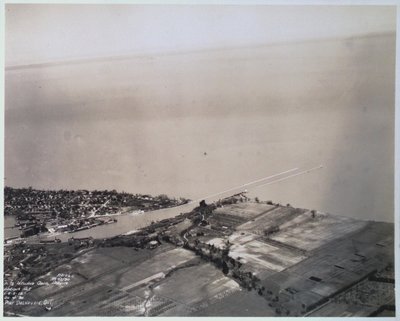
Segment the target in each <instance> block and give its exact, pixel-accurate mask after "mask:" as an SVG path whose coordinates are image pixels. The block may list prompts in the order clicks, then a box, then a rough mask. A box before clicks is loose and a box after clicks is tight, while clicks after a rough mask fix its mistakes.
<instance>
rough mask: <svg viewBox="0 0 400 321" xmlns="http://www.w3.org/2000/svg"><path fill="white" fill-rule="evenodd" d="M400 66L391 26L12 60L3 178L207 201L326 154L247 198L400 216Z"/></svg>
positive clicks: (376, 215)
mask: <svg viewBox="0 0 400 321" xmlns="http://www.w3.org/2000/svg"><path fill="white" fill-rule="evenodd" d="M394 66H395V35H394V34H385V35H375V36H368V37H360V38H351V39H336V40H330V41H319V42H305V43H297V44H282V45H274V46H265V47H262V46H260V47H254V48H239V49H234V50H233V49H232V50H215V51H203V52H194V53H187V54H181V55H164V56H148V57H144V58H135V59H134V58H131V59H109V60H103V61H100V60H99V61H95V62H92V63H78V64H65V65H58V66H41V67H37V68H27V69H15V70H7V71H6V75H5V88H6V97H5V98H6V104H5V108H6V111H5V178H6V180H5V183H6V185H8V186H13V187H25V186H32V187H35V188H44V189H50V188H51V189H61V188H62V189H109V190H112V189H116V190H118V191H126V192H132V193H143V194H144V193H149V194H152V195H158V194H167V195H169V196H175V197H180V196H182V197H187V198H191V199H200V198H202V197H205V196H207V195H210V194H214V193H218V192H219V191H223V190H226V189H230V188H232V187H235V186H239V185H242V184H245V183H247V182H251V181H254V180H257V179H259V178H263V177H266V176H269V175H273V174H275V173H279V172H282V171H286V170H289V169H291V168H294V167H301V168H304V169H306V168H309V167H314V166H317V165H320V164H322V165H323V166H324V169H322V170H318V171H314V172H311V173H309V174H306V175H301V176H297V177H294V178H292V179H289V180H286V181H282V182H278V183H276V184H272V185H267V186H263V187H257V188H252V189H249V193H250V196H252V197H255V196H258V197H259V198H260V199H263V200H273V201H276V202H281V203H284V204H286V203H290V204H292V205H293V206H296V207H304V208H310V209H317V210H321V211H326V212H330V213H333V214H338V215H345V216H350V217H354V218H360V219H373V220H381V221H390V222H393V219H394V209H393V208H394V205H393V197H394V189H393V184H394V180H393V176H394V76H395V75H394ZM157 215H158V214H157ZM142 217H143V218H140V220H147V221H151V220H153V218H151V217H150V216H149V217H148V218H146V219H144V218H145V217H146V215H143V216H142ZM130 219H131V218H129V220H130ZM122 220H124V222H125V219H122ZM147 221H146V222H147ZM126 222H127V224H128V218H127V221H126ZM138 225H141V223H140V224H138ZM105 228H106V229H113V228H115V227H112V224H111V225H110V227H105ZM136 228H137V224H136V223H135V224H133V225H132V226H129V227H127V229H128V231H129V229H136Z"/></svg>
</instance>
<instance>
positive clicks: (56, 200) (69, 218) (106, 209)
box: [4, 187, 189, 237]
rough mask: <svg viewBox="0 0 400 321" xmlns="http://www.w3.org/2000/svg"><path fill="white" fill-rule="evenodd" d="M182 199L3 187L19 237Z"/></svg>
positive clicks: (70, 228) (68, 229) (76, 226)
mask: <svg viewBox="0 0 400 321" xmlns="http://www.w3.org/2000/svg"><path fill="white" fill-rule="evenodd" d="M188 201H189V200H186V199H183V198H181V199H179V200H177V199H170V198H168V197H167V196H166V195H159V196H156V197H152V196H150V195H140V194H128V193H118V192H116V191H115V190H113V191H87V190H77V191H68V190H57V191H51V190H49V191H45V190H36V189H32V188H11V187H5V189H4V214H5V215H12V216H14V217H15V218H16V220H17V223H16V227H18V228H19V229H20V230H21V237H28V236H31V235H35V234H38V233H40V232H45V231H47V230H49V231H51V232H52V231H56V232H57V231H60V232H73V231H79V230H80V229H87V228H91V227H94V226H97V225H101V224H105V223H112V222H113V221H107V222H106V221H103V220H100V219H95V217H96V218H97V217H101V216H103V215H110V214H117V213H119V212H122V211H124V210H146V211H150V210H154V209H159V208H165V207H172V206H177V205H181V204H183V203H187V202H188Z"/></svg>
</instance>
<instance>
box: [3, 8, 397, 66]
mask: <svg viewBox="0 0 400 321" xmlns="http://www.w3.org/2000/svg"><path fill="white" fill-rule="evenodd" d="M395 15H396V12H395V10H393V8H392V7H388V6H386V7H385V6H311V7H306V6H227V5H225V6H218V5H208V6H188V5H186V6H185V5H180V6H171V5H169V6H160V5H147V6H145V5H63V4H57V5H54V4H53V5H46V4H40V5H39V4H34V5H26V4H7V5H6V39H5V41H6V46H5V47H6V56H5V64H6V67H9V66H15V65H24V64H37V63H39V64H40V63H46V62H51V61H63V60H71V59H72V60H73V59H81V58H93V57H108V56H118V55H126V54H145V53H152V52H156V53H163V52H171V51H172V52H182V51H193V50H203V49H209V48H226V47H228V48H230V47H240V46H249V45H250V46H251V45H262V44H269V43H276V42H293V41H302V40H307V39H320V38H337V37H344V36H346V37H348V36H352V35H361V34H369V33H381V32H382V33H385V32H393V31H395V30H394V29H395V18H396V17H395Z"/></svg>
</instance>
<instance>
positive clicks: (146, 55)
mask: <svg viewBox="0 0 400 321" xmlns="http://www.w3.org/2000/svg"><path fill="white" fill-rule="evenodd" d="M389 35H396V30H392V31H382V32H373V33H367V34H365V33H361V34H353V35H348V36H344V37H339V36H337V37H327V38H318V37H317V38H306V39H303V40H293V41H290V40H289V41H284V40H283V41H275V42H271V43H258V44H252V45H238V46H230V47H207V48H197V49H187V50H185V49H184V50H182V51H176V50H166V51H160V49H155V50H153V51H151V50H149V51H148V52H130V53H124V54H120V55H104V56H93V57H81V58H77V57H76V58H68V59H63V60H53V61H47V62H37V63H25V64H14V65H9V66H7V65H4V70H5V71H13V70H23V69H35V68H41V67H56V66H62V65H75V64H84V63H96V62H101V61H112V60H114V61H119V60H131V59H154V58H155V57H163V56H176V55H186V54H196V53H204V52H218V51H227V50H240V49H251V48H263V47H270V46H279V45H289V44H291V45H296V44H302V43H317V42H327V41H335V40H336V41H337V40H351V39H352V38H358V39H360V38H370V37H377V36H389Z"/></svg>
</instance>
